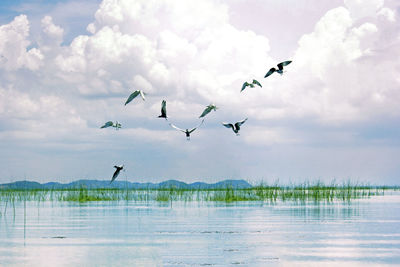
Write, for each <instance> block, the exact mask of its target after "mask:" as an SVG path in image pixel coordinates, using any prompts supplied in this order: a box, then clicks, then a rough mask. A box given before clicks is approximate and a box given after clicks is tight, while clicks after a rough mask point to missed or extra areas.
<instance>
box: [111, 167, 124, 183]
mask: <svg viewBox="0 0 400 267" xmlns="http://www.w3.org/2000/svg"><path fill="white" fill-rule="evenodd" d="M114 168H115V169H116V170H115V172H114V174H113V176H112V178H111V182H110V184H111V183H112V182H114V180H115V179H117V176H118V174H119V172H120V171H121V170H122V169H123V168H124V165H119V166H118V165H115V166H114Z"/></svg>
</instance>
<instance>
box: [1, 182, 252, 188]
mask: <svg viewBox="0 0 400 267" xmlns="http://www.w3.org/2000/svg"><path fill="white" fill-rule="evenodd" d="M251 187H252V185H251V184H249V183H248V182H247V181H245V180H223V181H219V182H216V183H205V182H194V183H189V184H188V183H185V182H182V181H178V180H166V181H163V182H159V183H150V182H144V183H139V182H129V181H114V182H113V183H111V184H110V181H109V180H89V179H81V180H77V181H73V182H70V183H59V182H47V183H42V184H41V183H38V182H35V181H16V182H12V183H4V184H0V189H18V190H21V189H79V188H87V189H100V188H105V189H111V188H116V189H125V188H128V189H170V188H175V189H223V188H233V189H246V188H251Z"/></svg>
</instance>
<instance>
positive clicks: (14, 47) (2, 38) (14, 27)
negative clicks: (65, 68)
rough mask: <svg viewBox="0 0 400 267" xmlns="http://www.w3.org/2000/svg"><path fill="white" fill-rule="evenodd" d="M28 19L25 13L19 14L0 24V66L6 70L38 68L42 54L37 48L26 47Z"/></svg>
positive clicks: (28, 43) (27, 44)
mask: <svg viewBox="0 0 400 267" xmlns="http://www.w3.org/2000/svg"><path fill="white" fill-rule="evenodd" d="M28 37H29V21H28V18H27V17H26V16H25V15H20V16H17V17H15V18H14V20H13V21H12V22H11V23H9V24H6V25H2V26H0V67H1V68H4V69H6V70H17V69H19V68H28V69H30V70H36V69H38V68H39V67H40V66H41V64H42V60H43V54H42V53H41V51H40V50H39V49H37V48H31V49H27V48H28V46H29V45H30V41H29V40H28Z"/></svg>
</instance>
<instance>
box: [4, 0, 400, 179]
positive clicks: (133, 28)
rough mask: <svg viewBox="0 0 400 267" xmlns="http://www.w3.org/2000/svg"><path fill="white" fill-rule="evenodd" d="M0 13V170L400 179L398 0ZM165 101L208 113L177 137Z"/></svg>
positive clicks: (35, 8) (63, 1) (28, 174)
mask: <svg viewBox="0 0 400 267" xmlns="http://www.w3.org/2000/svg"><path fill="white" fill-rule="evenodd" d="M0 25H1V26H0V182H12V181H16V180H21V179H25V178H26V179H28V180H35V181H39V182H45V181H60V182H69V181H73V180H77V179H109V178H110V176H111V175H112V173H113V165H114V164H125V166H126V175H127V177H128V179H129V180H130V181H141V182H143V181H152V182H155V181H162V180H166V179H178V180H182V181H185V182H193V181H199V180H201V181H206V182H214V181H218V180H222V179H247V180H249V181H251V182H259V181H265V182H269V183H271V182H273V181H275V180H277V179H279V181H281V182H285V183H286V182H301V181H306V180H310V181H314V180H317V179H321V180H324V181H331V180H332V179H336V180H337V181H342V180H347V179H352V180H353V181H358V182H362V183H368V182H369V183H372V184H400V138H399V137H400V4H399V2H398V1H395V0H392V1H391V0H386V1H384V0H368V1H367V0H344V1H339V0H330V1H320V0H301V1H299V0H284V1H275V0H229V1H228V0H227V1H224V0H215V1H214V0H204V1H196V0H193V1H191V0H190V1H189V0H185V1H174V0H165V1H161V0H134V1H133V0H103V1H100V0H90V1H85V2H84V4H82V1H77V0H58V1H54V0H52V1H50V0H37V1H33V0H29V1H15V0H12V1H11V0H5V1H4V0H3V1H1V3H0ZM289 59H290V60H293V63H292V64H290V65H289V66H287V68H286V70H287V72H285V73H284V75H282V76H280V75H279V74H274V75H272V76H270V77H268V78H266V79H264V78H263V77H264V75H265V73H266V72H267V71H268V69H269V68H271V67H273V66H274V65H276V64H277V63H278V62H281V61H283V60H289ZM253 78H255V79H258V80H259V81H260V82H261V83H262V85H263V87H262V88H259V87H257V88H248V89H246V90H245V91H244V92H242V93H240V89H241V86H242V84H243V82H244V81H251V80H252V79H253ZM136 89H141V90H144V91H145V92H146V93H147V99H146V101H142V100H141V99H140V98H138V99H135V100H134V101H132V102H131V103H130V104H129V105H127V106H124V102H125V100H126V98H127V97H128V95H129V94H130V93H131V92H133V91H134V90H136ZM163 99H165V100H166V101H167V112H168V116H169V117H170V121H171V122H173V123H174V124H175V125H177V126H178V127H181V128H190V127H194V126H195V125H197V124H198V123H199V119H198V116H199V115H200V114H201V112H202V111H203V109H204V107H205V106H206V105H208V104H210V103H215V104H216V105H217V106H218V107H219V109H218V110H217V112H212V113H210V114H209V115H208V116H207V117H206V120H205V123H204V124H203V125H202V127H201V128H200V129H199V130H197V131H195V132H194V133H193V134H192V138H191V140H190V141H186V138H185V135H184V134H183V133H181V132H178V131H176V130H174V129H172V128H171V127H170V126H169V125H168V124H167V123H166V122H165V120H162V119H158V118H156V117H157V116H158V115H159V113H160V103H161V100H163ZM246 117H248V121H247V122H246V123H245V124H244V125H243V127H242V129H241V132H240V136H235V134H234V133H233V132H232V131H231V130H229V129H226V128H224V127H223V126H222V125H221V122H223V121H226V122H235V121H238V120H242V119H244V118H246ZM109 120H112V121H115V120H118V121H119V122H121V124H122V126H123V128H122V129H121V130H120V131H115V130H113V129H99V127H100V126H101V125H103V124H104V122H106V121H109ZM121 179H122V178H121Z"/></svg>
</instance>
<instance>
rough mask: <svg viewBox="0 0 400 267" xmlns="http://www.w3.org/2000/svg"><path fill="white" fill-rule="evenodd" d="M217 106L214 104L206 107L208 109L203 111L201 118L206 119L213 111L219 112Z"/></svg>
mask: <svg viewBox="0 0 400 267" xmlns="http://www.w3.org/2000/svg"><path fill="white" fill-rule="evenodd" d="M217 109H218V108H217V106H216V105H214V104H210V105H208V106H207V107H206V109H205V110H204V111H203V113H201V115H200V117H199V118H204V117H205V116H206V115H207V114H208V113H210V112H211V110H214V111H217Z"/></svg>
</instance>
